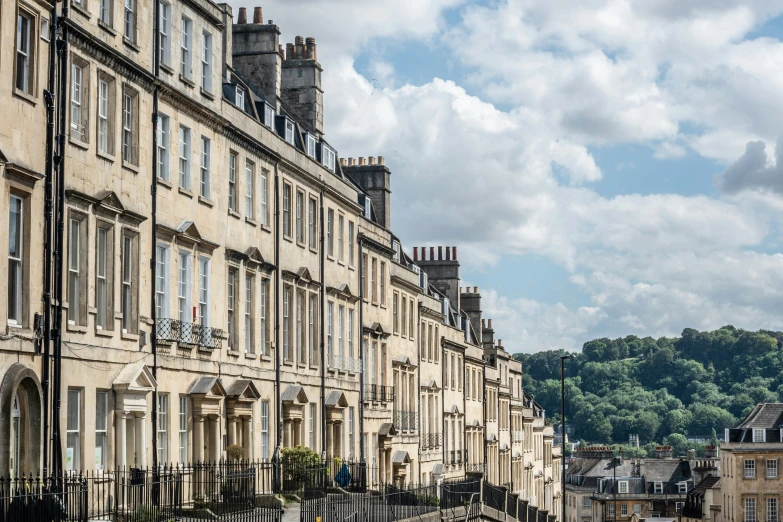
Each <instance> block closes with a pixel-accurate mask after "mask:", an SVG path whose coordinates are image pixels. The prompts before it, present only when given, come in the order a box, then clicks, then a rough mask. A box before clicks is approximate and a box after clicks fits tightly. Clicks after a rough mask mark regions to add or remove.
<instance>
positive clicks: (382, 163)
mask: <svg viewBox="0 0 783 522" xmlns="http://www.w3.org/2000/svg"><path fill="white" fill-rule="evenodd" d="M385 161H386V160H385V159H384V158H383V156H378V165H385V164H386V163H385Z"/></svg>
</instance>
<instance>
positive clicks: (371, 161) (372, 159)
mask: <svg viewBox="0 0 783 522" xmlns="http://www.w3.org/2000/svg"><path fill="white" fill-rule="evenodd" d="M367 164H368V165H375V156H367Z"/></svg>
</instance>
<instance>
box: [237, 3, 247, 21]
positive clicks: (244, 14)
mask: <svg viewBox="0 0 783 522" xmlns="http://www.w3.org/2000/svg"><path fill="white" fill-rule="evenodd" d="M246 23H247V8H246V7H240V8H239V15H238V16H237V25H244V24H246Z"/></svg>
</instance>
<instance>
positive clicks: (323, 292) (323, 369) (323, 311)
mask: <svg viewBox="0 0 783 522" xmlns="http://www.w3.org/2000/svg"><path fill="white" fill-rule="evenodd" d="M319 205H320V207H321V208H320V214H321V217H320V219H321V231H320V242H321V249H320V252H319V255H320V264H321V318H322V319H323V318H324V317H326V285H325V282H324V279H325V274H324V270H325V268H326V267H325V260H326V252H325V246H326V245H325V244H324V227H325V226H326V222H325V221H324V189H323V188H321V195H320V203H319ZM332 321H334V317H332ZM321 325H322V328H321V340H320V343H321V454H322V455H325V454H326V349H325V347H324V338H325V337H324V336H325V332H324V330H326V328H325V327H324V326H326V325H324V322H323V321H322V322H321ZM332 456H334V455H332Z"/></svg>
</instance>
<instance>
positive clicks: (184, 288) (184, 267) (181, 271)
mask: <svg viewBox="0 0 783 522" xmlns="http://www.w3.org/2000/svg"><path fill="white" fill-rule="evenodd" d="M192 273H193V254H192V253H190V252H188V251H187V250H180V251H179V266H178V270H177V274H178V280H177V305H178V310H177V314H178V316H177V317H178V318H179V320H180V321H182V322H185V323H189V322H191V321H192V319H193V317H192V312H191V309H190V299H191V289H190V287H191V281H192Z"/></svg>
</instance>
